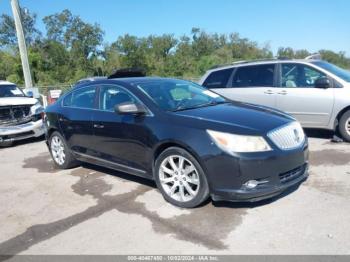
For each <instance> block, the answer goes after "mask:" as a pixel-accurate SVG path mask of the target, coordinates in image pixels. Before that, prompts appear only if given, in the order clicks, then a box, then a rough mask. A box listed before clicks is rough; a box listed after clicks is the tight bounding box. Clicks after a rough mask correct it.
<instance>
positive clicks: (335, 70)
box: [312, 61, 350, 82]
mask: <svg viewBox="0 0 350 262" xmlns="http://www.w3.org/2000/svg"><path fill="white" fill-rule="evenodd" d="M312 63H313V64H314V65H317V66H319V67H321V68H323V69H325V70H327V71H329V72H330V73H332V74H334V75H336V76H338V77H340V78H341V79H343V80H344V81H346V82H350V71H348V70H345V69H342V68H340V67H338V66H336V65H333V64H331V63H327V62H325V61H315V62H312Z"/></svg>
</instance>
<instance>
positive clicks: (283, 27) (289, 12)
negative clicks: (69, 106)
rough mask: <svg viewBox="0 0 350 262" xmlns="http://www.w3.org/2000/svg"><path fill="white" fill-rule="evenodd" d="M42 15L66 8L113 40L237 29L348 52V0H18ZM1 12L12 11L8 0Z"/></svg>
mask: <svg viewBox="0 0 350 262" xmlns="http://www.w3.org/2000/svg"><path fill="white" fill-rule="evenodd" d="M19 1H20V5H21V6H22V7H27V8H28V9H29V10H30V11H31V12H34V13H36V14H37V15H38V28H39V29H40V30H41V31H43V32H45V26H44V24H43V23H42V21H41V19H42V18H43V17H45V16H47V15H50V14H53V13H57V12H60V11H62V10H63V9H66V8H67V9H70V10H71V12H72V13H73V14H75V15H79V16H80V17H81V18H82V19H83V20H84V21H88V22H90V23H95V22H96V23H98V24H100V25H101V27H102V29H103V30H104V32H105V36H104V40H105V42H108V43H111V42H113V41H115V40H116V39H117V38H118V36H120V35H124V34H126V33H128V34H132V35H136V36H140V37H141V36H148V35H150V34H155V35H161V34H164V33H167V34H169V33H170V34H174V35H175V36H181V35H184V34H187V35H188V34H190V32H191V28H192V27H198V28H201V29H204V30H206V31H207V32H209V33H231V32H238V33H239V34H240V35H241V36H242V37H247V38H249V39H250V40H253V41H257V42H258V43H259V44H260V45H264V44H266V43H268V44H269V45H270V46H271V48H272V50H273V51H274V52H276V50H277V49H278V47H281V46H283V47H287V46H290V47H292V48H295V49H307V50H309V51H311V52H316V51H317V50H320V49H331V50H333V51H336V52H339V51H345V52H346V55H347V56H350V0H19ZM0 13H1V14H3V13H6V14H10V15H11V7H10V0H0Z"/></svg>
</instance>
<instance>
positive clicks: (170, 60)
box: [0, 9, 350, 95]
mask: <svg viewBox="0 0 350 262" xmlns="http://www.w3.org/2000/svg"><path fill="white" fill-rule="evenodd" d="M21 15H22V19H23V25H24V33H25V37H26V40H27V45H28V54H29V61H30V66H31V72H32V76H33V80H34V83H35V84H36V85H38V86H51V85H56V84H58V83H60V84H72V83H74V82H75V81H77V80H79V79H81V78H85V77H88V76H104V75H108V74H110V73H112V71H113V70H115V69H117V68H122V67H141V68H144V69H146V71H147V73H148V74H149V75H157V76H169V77H171V76H172V77H182V78H198V77H199V76H201V75H202V74H203V73H204V72H205V71H206V70H208V69H209V68H211V67H213V66H214V65H218V64H228V63H232V62H234V61H239V60H250V59H264V58H272V57H273V53H272V51H271V48H270V47H269V45H268V44H264V45H259V44H258V43H256V42H254V41H251V40H249V39H247V38H243V37H241V36H240V35H239V34H238V33H232V34H229V35H226V34H210V33H208V32H206V31H203V30H201V29H199V28H193V29H192V30H191V32H190V34H189V35H184V36H181V37H175V36H174V35H172V34H163V35H159V36H157V35H150V36H148V37H137V36H133V35H129V34H125V35H123V36H120V37H118V38H117V39H116V40H115V41H114V42H112V43H110V44H106V43H103V36H104V32H103V30H102V29H101V28H100V26H99V25H98V24H90V23H87V22H85V21H83V20H82V19H81V18H80V17H79V16H76V15H73V14H72V13H71V12H70V11H69V10H67V9H66V10H63V11H62V12H60V13H56V14H52V15H49V16H46V17H44V19H43V22H44V24H45V26H46V36H43V35H42V34H41V32H39V30H37V28H36V27H35V24H36V15H35V14H33V13H30V12H29V11H27V12H24V10H23V9H22V11H21ZM16 41H17V40H16V35H15V26H14V22H13V19H12V17H10V16H7V15H2V16H0V44H1V46H2V48H0V79H7V80H9V81H12V82H15V83H18V84H20V85H21V84H23V82H24V80H23V75H22V67H21V61H20V58H19V54H18V50H17V42H16ZM320 53H321V55H322V57H323V58H324V59H325V60H327V61H330V62H332V63H334V64H337V65H339V66H341V67H345V68H350V59H349V58H348V57H346V56H345V53H344V52H340V53H335V52H332V51H330V50H320ZM308 55H310V52H308V51H307V50H294V49H293V48H290V47H286V48H283V47H281V48H279V50H278V52H277V56H278V57H289V58H304V57H306V56H308ZM177 95H182V94H181V93H180V94H177Z"/></svg>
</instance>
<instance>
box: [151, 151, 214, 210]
mask: <svg viewBox="0 0 350 262" xmlns="http://www.w3.org/2000/svg"><path fill="white" fill-rule="evenodd" d="M154 172H155V174H154V176H155V180H156V183H157V186H158V188H159V190H160V191H161V193H162V195H163V197H164V198H165V200H167V201H168V202H170V203H171V204H173V205H175V206H179V207H184V208H193V207H196V206H198V205H200V204H201V203H203V202H204V201H205V200H206V199H207V198H208V197H209V186H208V182H207V179H206V177H205V174H204V171H203V169H202V168H201V166H200V164H199V163H198V161H197V160H196V159H195V158H194V157H193V156H192V155H191V154H190V153H188V152H187V151H186V150H183V149H181V148H178V147H171V148H168V149H166V150H165V151H164V152H162V153H161V154H160V156H159V157H158V158H157V160H156V163H155V168H154Z"/></svg>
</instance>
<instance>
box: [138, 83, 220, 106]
mask: <svg viewBox="0 0 350 262" xmlns="http://www.w3.org/2000/svg"><path fill="white" fill-rule="evenodd" d="M137 86H138V87H139V88H141V89H142V90H143V91H144V92H145V93H146V94H147V95H148V96H149V97H150V98H151V99H152V100H153V101H154V102H155V103H156V104H157V105H158V106H159V107H160V108H162V109H163V110H166V111H181V110H188V109H193V108H199V107H206V106H214V105H217V104H221V103H226V102H227V100H226V99H224V98H222V97H221V96H219V95H217V94H216V93H213V92H211V91H209V90H207V89H205V88H203V87H202V86H200V85H197V84H195V83H192V82H188V81H183V80H171V79H166V80H154V81H150V82H142V83H138V84H137Z"/></svg>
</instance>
